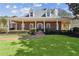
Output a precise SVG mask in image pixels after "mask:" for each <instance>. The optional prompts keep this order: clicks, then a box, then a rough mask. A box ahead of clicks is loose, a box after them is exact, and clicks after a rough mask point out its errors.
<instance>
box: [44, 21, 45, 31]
mask: <svg viewBox="0 0 79 59" xmlns="http://www.w3.org/2000/svg"><path fill="white" fill-rule="evenodd" d="M44 32H45V20H44Z"/></svg>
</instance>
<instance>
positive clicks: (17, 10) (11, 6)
mask: <svg viewBox="0 0 79 59" xmlns="http://www.w3.org/2000/svg"><path fill="white" fill-rule="evenodd" d="M30 8H32V9H34V10H35V9H40V8H49V9H53V8H61V9H64V10H66V11H68V12H69V10H68V6H67V5H66V4H64V3H61V4H59V3H0V16H14V15H16V16H23V15H24V14H25V13H28V10H29V9H30Z"/></svg>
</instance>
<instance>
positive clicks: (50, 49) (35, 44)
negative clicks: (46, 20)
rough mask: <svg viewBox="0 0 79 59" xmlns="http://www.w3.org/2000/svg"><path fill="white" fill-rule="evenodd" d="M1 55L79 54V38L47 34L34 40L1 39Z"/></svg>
mask: <svg viewBox="0 0 79 59" xmlns="http://www.w3.org/2000/svg"><path fill="white" fill-rule="evenodd" d="M0 55H5V56H7V55H9V56H13V55H16V56H18V55H19V56H20V55H21V56H26V55H27V56H28V55H30V56H37V55H38V56H72V55H79V38H74V37H69V36H64V35H45V36H43V37H40V38H38V39H33V40H16V41H15V40H14V41H12V40H1V41H0Z"/></svg>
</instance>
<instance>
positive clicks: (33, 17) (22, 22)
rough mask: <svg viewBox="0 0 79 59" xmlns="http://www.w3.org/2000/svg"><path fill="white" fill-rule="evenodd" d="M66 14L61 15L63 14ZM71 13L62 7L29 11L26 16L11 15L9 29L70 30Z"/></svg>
mask: <svg viewBox="0 0 79 59" xmlns="http://www.w3.org/2000/svg"><path fill="white" fill-rule="evenodd" d="M62 14H63V15H64V16H61V15H62ZM70 17H71V14H69V13H66V11H64V10H61V9H40V10H36V11H33V10H32V9H30V10H29V13H28V14H26V15H25V17H9V18H7V19H8V24H7V29H8V32H9V31H19V30H22V31H26V30H30V29H35V31H37V30H43V31H44V32H45V31H46V29H51V30H53V31H56V30H69V29H70V19H71V18H70Z"/></svg>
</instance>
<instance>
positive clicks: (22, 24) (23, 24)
mask: <svg viewBox="0 0 79 59" xmlns="http://www.w3.org/2000/svg"><path fill="white" fill-rule="evenodd" d="M22 30H23V31H24V21H23V19H22Z"/></svg>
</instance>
